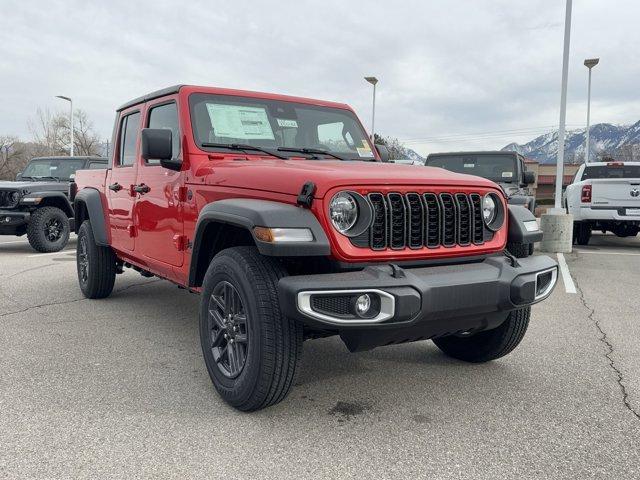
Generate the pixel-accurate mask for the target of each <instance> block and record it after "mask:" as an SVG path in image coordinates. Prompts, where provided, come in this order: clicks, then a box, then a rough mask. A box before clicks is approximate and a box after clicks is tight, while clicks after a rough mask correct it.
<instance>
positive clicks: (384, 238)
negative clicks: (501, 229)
mask: <svg viewBox="0 0 640 480" xmlns="http://www.w3.org/2000/svg"><path fill="white" fill-rule="evenodd" d="M367 200H368V202H369V204H370V205H371V207H372V210H373V219H372V223H371V226H370V227H369V229H368V230H366V231H365V232H363V233H362V234H361V235H359V236H357V237H354V238H351V243H352V244H353V245H354V246H356V247H362V248H367V247H368V248H371V249H373V250H384V249H386V248H392V249H394V250H402V249H405V248H411V249H419V248H423V247H428V248H438V247H443V246H444V247H453V246H456V245H458V246H462V247H466V246H470V245H482V244H483V243H484V242H485V235H489V237H488V238H491V236H490V235H491V234H490V233H488V231H487V230H486V229H485V227H484V222H483V221H482V196H481V195H480V194H478V193H471V194H467V193H454V194H452V193H440V194H436V193H430V192H427V193H422V194H420V193H415V192H411V193H398V192H391V193H388V194H382V193H380V192H372V193H369V194H368V195H367Z"/></svg>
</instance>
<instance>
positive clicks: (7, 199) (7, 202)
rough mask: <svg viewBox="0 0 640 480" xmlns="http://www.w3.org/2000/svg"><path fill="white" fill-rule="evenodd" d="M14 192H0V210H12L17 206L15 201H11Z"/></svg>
mask: <svg viewBox="0 0 640 480" xmlns="http://www.w3.org/2000/svg"><path fill="white" fill-rule="evenodd" d="M15 192H16V191H15V190H0V208H3V207H4V208H13V207H15V206H16V205H17V203H16V201H15V200H12V199H11V195H12V194H15Z"/></svg>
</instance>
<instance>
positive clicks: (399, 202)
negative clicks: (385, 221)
mask: <svg viewBox="0 0 640 480" xmlns="http://www.w3.org/2000/svg"><path fill="white" fill-rule="evenodd" d="M387 201H388V202H389V246H390V247H391V248H393V249H401V248H404V247H405V243H406V242H405V238H406V233H407V232H406V230H407V211H406V208H405V204H404V197H403V196H402V195H400V194H399V193H390V194H389V195H387Z"/></svg>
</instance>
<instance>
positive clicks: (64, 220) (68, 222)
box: [0, 157, 107, 252]
mask: <svg viewBox="0 0 640 480" xmlns="http://www.w3.org/2000/svg"><path fill="white" fill-rule="evenodd" d="M106 164H107V159H106V158H100V157H40V158H34V159H32V160H31V161H30V162H29V163H28V164H27V166H26V167H25V168H24V170H23V171H22V172H20V173H19V174H18V175H17V177H16V181H15V182H2V181H0V235H18V236H22V235H25V234H26V235H27V239H28V240H29V244H30V245H31V246H32V247H33V248H34V249H35V250H37V251H38V252H57V251H59V250H62V249H63V248H64V247H65V246H66V245H67V242H68V241H69V232H70V230H71V228H72V227H73V225H72V223H73V206H72V205H71V202H70V201H69V199H68V191H69V181H70V179H72V178H73V176H74V175H75V173H76V171H78V170H80V169H85V168H88V169H95V168H104V167H105V166H106Z"/></svg>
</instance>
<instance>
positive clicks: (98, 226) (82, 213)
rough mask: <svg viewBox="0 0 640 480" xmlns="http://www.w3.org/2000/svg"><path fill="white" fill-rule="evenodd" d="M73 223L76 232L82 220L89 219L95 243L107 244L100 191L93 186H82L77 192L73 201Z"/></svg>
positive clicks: (107, 238)
mask: <svg viewBox="0 0 640 480" xmlns="http://www.w3.org/2000/svg"><path fill="white" fill-rule="evenodd" d="M73 210H74V218H75V222H74V223H75V225H74V231H75V233H76V234H77V233H78V231H79V230H80V226H81V225H82V222H84V221H85V220H91V228H92V230H93V236H94V238H95V241H96V244H97V245H99V246H102V247H104V246H108V245H109V236H108V229H107V224H106V223H107V222H106V217H105V214H104V208H103V206H102V200H101V198H100V192H99V191H98V190H96V189H94V188H84V189H82V190H80V191H79V192H78V194H77V195H76V197H75V199H74V201H73Z"/></svg>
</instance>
